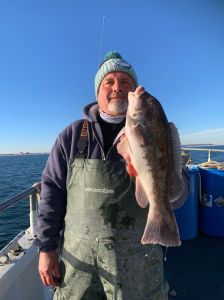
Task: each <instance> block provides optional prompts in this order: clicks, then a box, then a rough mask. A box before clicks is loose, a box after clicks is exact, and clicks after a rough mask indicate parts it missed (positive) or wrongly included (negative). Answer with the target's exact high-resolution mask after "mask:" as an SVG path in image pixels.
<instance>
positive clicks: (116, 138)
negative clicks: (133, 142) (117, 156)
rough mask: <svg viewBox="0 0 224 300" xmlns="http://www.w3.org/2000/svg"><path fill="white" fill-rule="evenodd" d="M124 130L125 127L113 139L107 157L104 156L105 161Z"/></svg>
mask: <svg viewBox="0 0 224 300" xmlns="http://www.w3.org/2000/svg"><path fill="white" fill-rule="evenodd" d="M124 128H125V127H123V128H121V130H120V131H119V132H118V134H117V136H116V137H115V139H114V141H113V144H112V146H111V147H110V149H109V150H108V152H107V155H106V157H105V159H106V158H107V157H108V155H109V154H110V151H111V150H112V148H113V147H114V146H115V145H116V144H117V142H118V139H119V138H120V137H121V136H122V134H124Z"/></svg>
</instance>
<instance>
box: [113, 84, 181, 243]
mask: <svg viewBox="0 0 224 300" xmlns="http://www.w3.org/2000/svg"><path fill="white" fill-rule="evenodd" d="M128 100H129V104H128V110H127V115H126V124H125V137H124V138H123V139H122V140H121V142H120V143H119V144H118V146H117V149H118V152H119V153H120V154H121V155H123V157H124V158H125V160H126V162H127V170H128V171H130V170H131V174H130V172H129V174H130V175H133V174H134V176H135V177H136V191H135V194H136V200H137V202H138V204H139V205H140V206H141V207H143V208H144V207H146V206H147V205H148V204H149V213H148V218H147V222H146V227H145V231H144V233H143V236H142V239H141V242H142V244H160V245H163V246H167V247H170V246H179V245H180V244H181V241H180V236H179V231H178V227H177V224H176V220H175V216H174V213H173V211H172V209H171V207H170V201H171V202H172V200H175V199H176V198H178V196H179V195H180V193H181V191H182V190H183V188H184V182H183V179H182V164H181V155H180V151H181V147H180V140H179V135H178V132H177V130H176V127H175V126H174V124H173V123H169V122H168V120H167V117H166V115H165V112H164V110H163V108H162V106H161V104H160V102H159V101H158V100H157V99H156V98H154V97H153V96H152V95H150V94H149V93H148V92H146V91H145V90H144V88H143V87H141V86H140V87H137V89H136V90H135V92H130V93H129V96H128Z"/></svg>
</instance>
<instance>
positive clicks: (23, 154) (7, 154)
mask: <svg viewBox="0 0 224 300" xmlns="http://www.w3.org/2000/svg"><path fill="white" fill-rule="evenodd" d="M29 155H49V152H36V153H30V152H25V153H24V152H21V153H6V154H1V153H0V156H29Z"/></svg>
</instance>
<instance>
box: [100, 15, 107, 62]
mask: <svg viewBox="0 0 224 300" xmlns="http://www.w3.org/2000/svg"><path fill="white" fill-rule="evenodd" d="M105 18H106V17H105V16H103V23H102V28H101V37H100V50H99V62H98V65H99V67H100V61H101V52H102V45H103V30H104V21H105Z"/></svg>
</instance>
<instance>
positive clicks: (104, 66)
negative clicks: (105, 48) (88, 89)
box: [95, 51, 138, 99]
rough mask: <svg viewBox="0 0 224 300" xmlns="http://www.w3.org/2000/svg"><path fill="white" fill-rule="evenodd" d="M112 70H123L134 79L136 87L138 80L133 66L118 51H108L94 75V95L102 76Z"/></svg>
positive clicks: (96, 92)
mask: <svg viewBox="0 0 224 300" xmlns="http://www.w3.org/2000/svg"><path fill="white" fill-rule="evenodd" d="M112 72H124V73H127V74H128V75H129V76H130V77H131V78H132V79H133V81H134V84H135V86H136V87H137V85H138V81H137V76H136V74H135V71H134V69H133V67H132V66H131V65H130V64H129V63H128V62H126V61H125V60H124V59H123V58H122V57H121V55H120V54H119V53H118V52H114V51H111V52H108V53H107V54H106V56H105V58H104V60H103V62H102V63H101V65H100V68H99V70H98V72H97V73H96V76H95V95H96V99H97V95H98V92H99V87H100V84H101V82H102V80H103V79H104V77H105V76H106V75H107V74H109V73H112Z"/></svg>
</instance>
